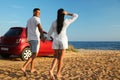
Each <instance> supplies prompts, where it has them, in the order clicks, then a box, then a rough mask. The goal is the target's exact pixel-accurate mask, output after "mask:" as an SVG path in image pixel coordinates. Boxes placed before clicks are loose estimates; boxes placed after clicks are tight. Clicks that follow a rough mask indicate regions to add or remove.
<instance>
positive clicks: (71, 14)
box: [63, 11, 78, 23]
mask: <svg viewBox="0 0 120 80" xmlns="http://www.w3.org/2000/svg"><path fill="white" fill-rule="evenodd" d="M63 14H65V15H68V16H71V17H72V18H70V19H68V22H69V23H72V22H74V21H75V20H76V19H77V18H78V14H74V13H69V12H67V11H64V12H63Z"/></svg>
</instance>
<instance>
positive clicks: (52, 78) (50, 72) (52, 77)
mask: <svg viewBox="0 0 120 80" xmlns="http://www.w3.org/2000/svg"><path fill="white" fill-rule="evenodd" d="M49 74H50V78H51V80H55V77H54V75H53V72H52V71H49Z"/></svg>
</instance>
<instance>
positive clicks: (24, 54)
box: [21, 48, 32, 61]
mask: <svg viewBox="0 0 120 80" xmlns="http://www.w3.org/2000/svg"><path fill="white" fill-rule="evenodd" d="M31 55H32V53H31V50H30V48H25V49H24V50H23V51H22V54H21V58H22V60H23V61H26V60H28V58H29V57H30V56H31Z"/></svg>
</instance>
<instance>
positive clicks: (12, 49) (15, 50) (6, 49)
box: [0, 44, 23, 55]
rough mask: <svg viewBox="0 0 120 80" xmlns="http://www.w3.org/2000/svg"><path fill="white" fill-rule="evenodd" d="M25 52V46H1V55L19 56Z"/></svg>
mask: <svg viewBox="0 0 120 80" xmlns="http://www.w3.org/2000/svg"><path fill="white" fill-rule="evenodd" d="M22 50H23V46H21V45H20V44H19V45H0V54H5V53H7V54H11V55H19V54H21V52H22Z"/></svg>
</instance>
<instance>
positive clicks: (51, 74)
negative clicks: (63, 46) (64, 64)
mask: <svg viewBox="0 0 120 80" xmlns="http://www.w3.org/2000/svg"><path fill="white" fill-rule="evenodd" d="M57 61H58V50H55V54H54V59H53V62H52V65H51V68H50V76H51V78H52V79H53V80H55V77H54V74H53V71H54V68H55V66H56V64H57Z"/></svg>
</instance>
